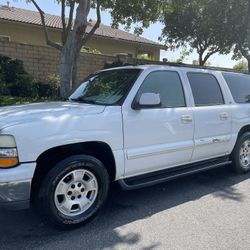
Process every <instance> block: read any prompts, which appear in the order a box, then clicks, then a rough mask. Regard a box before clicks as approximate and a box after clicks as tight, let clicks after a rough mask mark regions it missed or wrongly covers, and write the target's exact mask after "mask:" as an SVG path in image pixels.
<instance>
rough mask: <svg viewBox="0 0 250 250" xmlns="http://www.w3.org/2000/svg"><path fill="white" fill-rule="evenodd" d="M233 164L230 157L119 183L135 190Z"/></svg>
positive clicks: (124, 187) (158, 172) (132, 178)
mask: <svg viewBox="0 0 250 250" xmlns="http://www.w3.org/2000/svg"><path fill="white" fill-rule="evenodd" d="M231 163H232V161H230V160H229V158H228V157H222V158H217V159H214V160H209V161H203V162H199V163H193V164H189V165H185V166H181V167H176V168H171V169H166V170H161V171H157V172H153V173H149V174H144V175H140V176H136V177H130V178H128V179H124V180H119V181H118V182H119V184H120V185H121V187H122V188H123V189H124V190H133V189H138V188H144V187H148V186H153V185H155V184H159V183H162V182H166V181H170V180H173V179H177V178H179V177H183V176H187V175H191V174H196V173H200V172H203V171H207V170H210V169H213V168H218V167H223V166H225V165H229V164H231Z"/></svg>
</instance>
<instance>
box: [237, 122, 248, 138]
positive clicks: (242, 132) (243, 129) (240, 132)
mask: <svg viewBox="0 0 250 250" xmlns="http://www.w3.org/2000/svg"><path fill="white" fill-rule="evenodd" d="M246 132H250V125H246V126H244V127H243V128H241V130H240V131H239V133H238V138H240V136H242V135H243V134H244V133H246Z"/></svg>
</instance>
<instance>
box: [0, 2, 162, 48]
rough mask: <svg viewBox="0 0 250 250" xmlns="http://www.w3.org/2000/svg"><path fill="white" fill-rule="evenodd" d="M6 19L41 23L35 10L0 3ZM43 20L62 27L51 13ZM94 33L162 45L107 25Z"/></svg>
mask: <svg viewBox="0 0 250 250" xmlns="http://www.w3.org/2000/svg"><path fill="white" fill-rule="evenodd" d="M1 19H2V20H8V21H14V22H22V23H27V24H34V25H42V24H41V19H40V14H39V13H38V12H36V11H31V10H26V9H20V8H14V7H8V6H6V5H0V20H1ZM45 20H46V25H47V27H50V28H55V29H62V22H61V17H60V16H55V15H51V14H45ZM92 25H93V24H91V23H90V24H89V27H88V28H87V32H88V31H90V29H91V27H92ZM95 35H98V36H103V37H108V38H115V39H121V40H125V41H130V42H137V43H144V44H149V45H153V46H157V47H160V48H163V45H161V44H159V43H157V42H154V41H151V40H149V39H146V38H144V37H140V36H136V35H134V34H131V33H128V32H125V31H122V30H119V29H113V28H111V27H110V26H107V25H103V24H101V25H100V28H99V29H97V30H96V32H95Z"/></svg>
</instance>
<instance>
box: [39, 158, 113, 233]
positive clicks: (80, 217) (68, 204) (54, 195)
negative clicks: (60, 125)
mask: <svg viewBox="0 0 250 250" xmlns="http://www.w3.org/2000/svg"><path fill="white" fill-rule="evenodd" d="M108 190H109V175H108V172H107V170H106V168H105V167H104V165H103V164H102V163H101V162H100V161H99V160H98V159H96V158H94V157H92V156H88V155H77V156H72V157H69V158H67V159H65V160H63V161H61V162H59V163H58V164H57V165H56V166H55V167H54V168H53V169H52V170H51V171H50V172H49V173H48V175H47V176H46V177H45V180H44V181H43V183H42V186H41V189H40V199H39V202H40V203H41V204H40V205H41V207H42V213H43V214H44V216H45V218H46V219H47V221H49V222H50V223H52V224H53V225H54V226H56V227H60V228H65V229H67V228H68V229H69V228H72V227H74V226H78V225H81V224H84V223H86V222H88V221H90V220H91V219H92V218H94V216H95V215H96V214H97V213H98V211H99V210H100V208H101V207H102V205H103V203H104V202H105V200H106V197H107V194H108Z"/></svg>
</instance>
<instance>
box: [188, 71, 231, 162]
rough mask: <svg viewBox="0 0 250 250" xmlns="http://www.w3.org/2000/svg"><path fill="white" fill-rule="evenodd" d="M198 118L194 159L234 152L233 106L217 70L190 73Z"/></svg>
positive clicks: (195, 115) (196, 120)
mask: <svg viewBox="0 0 250 250" xmlns="http://www.w3.org/2000/svg"><path fill="white" fill-rule="evenodd" d="M186 76H187V78H188V81H189V83H190V87H191V92H192V94H193V99H194V100H193V101H194V107H193V114H194V120H195V132H194V143H195V147H194V152H193V156H192V161H200V160H206V159H210V158H216V157H220V156H224V155H228V154H229V153H230V148H231V144H230V140H231V109H230V106H229V103H227V98H226V96H225V94H223V88H222V87H223V86H221V85H220V83H219V81H218V78H217V76H216V74H215V73H211V72H187V74H186Z"/></svg>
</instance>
